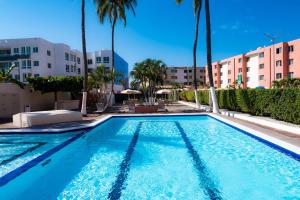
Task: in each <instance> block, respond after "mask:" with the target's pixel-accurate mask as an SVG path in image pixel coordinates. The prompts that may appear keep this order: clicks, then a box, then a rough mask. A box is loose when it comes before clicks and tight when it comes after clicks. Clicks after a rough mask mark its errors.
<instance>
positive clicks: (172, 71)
mask: <svg viewBox="0 0 300 200" xmlns="http://www.w3.org/2000/svg"><path fill="white" fill-rule="evenodd" d="M184 71H186V70H184ZM171 73H177V69H171ZM184 73H186V72H184Z"/></svg>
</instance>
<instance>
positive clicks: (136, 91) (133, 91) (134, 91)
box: [121, 89, 141, 99]
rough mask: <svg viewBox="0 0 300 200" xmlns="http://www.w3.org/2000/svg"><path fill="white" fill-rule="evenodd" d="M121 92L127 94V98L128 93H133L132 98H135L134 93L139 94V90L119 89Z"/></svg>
mask: <svg viewBox="0 0 300 200" xmlns="http://www.w3.org/2000/svg"><path fill="white" fill-rule="evenodd" d="M121 94H127V95H128V99H129V95H130V94H133V95H134V99H135V95H136V94H141V91H138V90H131V89H127V90H123V91H121Z"/></svg>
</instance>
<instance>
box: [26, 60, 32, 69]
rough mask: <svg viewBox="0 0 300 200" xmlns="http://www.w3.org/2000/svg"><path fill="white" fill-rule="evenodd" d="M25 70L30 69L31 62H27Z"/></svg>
mask: <svg viewBox="0 0 300 200" xmlns="http://www.w3.org/2000/svg"><path fill="white" fill-rule="evenodd" d="M27 69H31V60H27Z"/></svg>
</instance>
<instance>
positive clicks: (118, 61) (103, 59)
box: [88, 50, 129, 91]
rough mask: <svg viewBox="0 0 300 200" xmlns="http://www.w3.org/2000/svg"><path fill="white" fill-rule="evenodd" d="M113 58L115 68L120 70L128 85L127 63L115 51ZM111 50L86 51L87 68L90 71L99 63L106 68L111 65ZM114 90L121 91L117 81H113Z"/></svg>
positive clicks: (109, 67)
mask: <svg viewBox="0 0 300 200" xmlns="http://www.w3.org/2000/svg"><path fill="white" fill-rule="evenodd" d="M114 58H115V70H116V71H117V72H121V73H122V74H123V75H124V78H125V81H126V86H125V87H128V84H129V83H128V75H129V74H128V63H127V62H126V61H125V60H124V59H123V58H122V57H121V56H120V55H119V54H117V53H116V52H115V53H114ZM111 61H112V51H111V50H101V51H95V52H92V53H88V69H89V71H92V70H94V69H96V68H97V67H99V66H100V65H105V67H106V68H107V69H111V67H112V62H111ZM114 89H115V91H121V90H122V89H123V86H122V84H121V83H120V82H119V81H116V82H115V88H114Z"/></svg>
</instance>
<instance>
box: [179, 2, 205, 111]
mask: <svg viewBox="0 0 300 200" xmlns="http://www.w3.org/2000/svg"><path fill="white" fill-rule="evenodd" d="M182 1H183V0H176V2H177V3H181V2H182ZM193 4H194V15H195V16H196V27H195V38H194V47H193V71H194V92H195V100H196V107H197V108H200V102H199V99H198V90H197V88H198V85H197V44H198V32H199V22H200V14H201V9H202V0H194V1H193Z"/></svg>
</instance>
